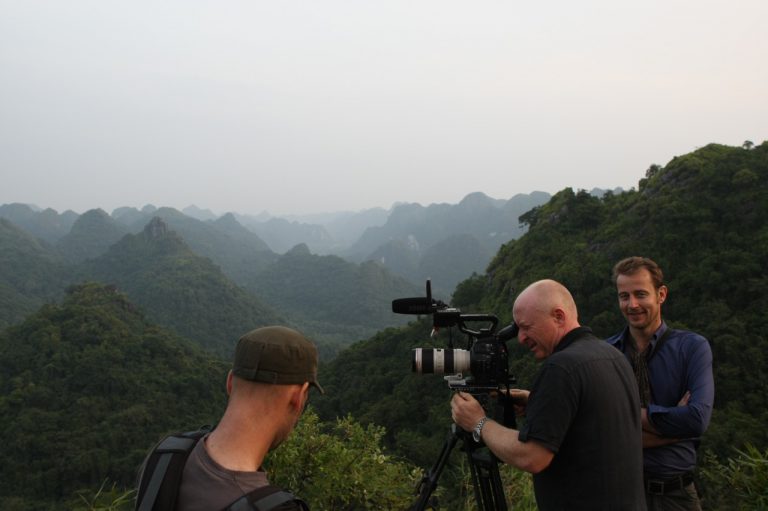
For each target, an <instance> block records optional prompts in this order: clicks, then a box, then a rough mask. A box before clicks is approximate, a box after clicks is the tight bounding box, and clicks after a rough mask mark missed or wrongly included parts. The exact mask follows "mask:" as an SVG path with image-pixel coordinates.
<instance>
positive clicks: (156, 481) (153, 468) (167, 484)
mask: <svg viewBox="0 0 768 511" xmlns="http://www.w3.org/2000/svg"><path fill="white" fill-rule="evenodd" d="M210 430H211V428H210V427H207V426H206V427H203V428H200V429H199V430H197V431H188V432H185V433H177V434H175V435H170V436H167V437H165V438H164V439H163V440H162V441H161V442H160V443H158V444H157V445H156V446H155V448H154V449H153V450H152V452H151V453H150V454H149V456H147V459H146V460H145V461H144V466H143V469H142V473H141V476H140V478H139V484H138V496H137V498H136V509H137V511H153V510H156V509H159V510H164V509H170V510H172V509H174V507H175V506H176V497H177V495H178V493H179V486H180V484H181V476H182V473H183V472H184V465H185V464H186V462H187V458H188V457H189V454H190V453H191V452H192V449H194V448H195V445H196V444H197V442H198V441H199V440H200V439H201V438H202V437H203V436H205V435H206V434H207V433H208V432H209V431H210Z"/></svg>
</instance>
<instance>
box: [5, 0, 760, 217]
mask: <svg viewBox="0 0 768 511" xmlns="http://www.w3.org/2000/svg"><path fill="white" fill-rule="evenodd" d="M767 19H768V1H766V0H729V1H725V0H722V1H710V0H695V1H694V0H680V1H677V0H645V1H643V2H639V1H636V2H626V1H621V0H604V1H598V0H582V1H573V0H552V1H543V2H521V1H515V0H507V1H483V0H477V1H468V0H463V1H456V0H423V1H422V0H407V1H404V0H386V1H375V0H310V1H291V0H270V1H258V0H244V1H197V0H154V1H151V2H150V1H143V0H132V1H114V0H92V1H84V0H50V1H35V0H18V1H10V0H0V204H4V203H11V202H25V203H33V204H36V205H38V206H40V207H52V208H54V209H56V210H58V211H59V212H63V211H64V210H66V209H73V210H75V211H77V212H79V213H82V212H84V211H86V210H88V209H91V208H96V207H100V208H102V209H104V210H106V211H107V212H111V211H112V210H113V209H114V208H116V207H120V206H133V207H142V206H144V205H145V204H150V203H151V204H154V205H156V206H171V207H176V208H178V209H182V208H184V207H186V206H189V205H191V204H195V205H197V206H199V207H201V208H208V209H211V210H213V211H214V212H216V213H219V214H221V213H224V212H227V211H236V212H239V213H254V214H255V213H258V212H260V211H263V210H267V211H269V212H270V213H273V214H286V213H288V214H290V213H294V214H303V213H319V212H328V211H339V210H360V209H365V208H371V207H385V208H388V207H390V206H391V205H392V204H393V203H394V202H418V203H420V204H423V205H427V204H431V203H435V202H449V203H455V202H458V201H460V200H461V199H462V198H463V197H464V196H465V195H466V194H468V193H470V192H474V191H481V192H484V193H485V194H487V195H489V196H491V197H494V198H503V199H506V198H509V197H511V196H513V195H515V194H516V193H529V192H532V191H535V190H541V191H547V192H550V193H555V192H557V191H559V190H561V189H563V188H565V187H567V186H570V187H572V188H574V189H587V190H589V189H592V188H594V187H599V188H614V187H623V188H625V189H628V188H631V187H634V186H636V185H637V182H638V180H639V179H640V178H642V177H643V176H644V174H645V170H646V169H647V168H648V166H649V165H651V164H654V163H657V164H660V165H665V164H666V163H667V162H668V161H669V160H670V159H671V158H672V157H674V156H676V155H681V154H685V153H688V152H690V151H693V150H695V149H696V148H698V147H701V146H703V145H706V144H708V143H710V142H716V143H722V144H727V145H741V144H742V142H744V141H745V140H751V141H753V142H754V143H756V144H758V143H761V142H762V141H764V140H768V30H767V29H766V20H767Z"/></svg>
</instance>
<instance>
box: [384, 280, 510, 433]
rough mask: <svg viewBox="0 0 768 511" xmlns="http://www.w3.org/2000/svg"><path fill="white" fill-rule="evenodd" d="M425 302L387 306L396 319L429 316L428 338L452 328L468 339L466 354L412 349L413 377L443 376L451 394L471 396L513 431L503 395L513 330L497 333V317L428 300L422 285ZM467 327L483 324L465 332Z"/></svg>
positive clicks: (404, 301) (406, 301)
mask: <svg viewBox="0 0 768 511" xmlns="http://www.w3.org/2000/svg"><path fill="white" fill-rule="evenodd" d="M426 288H427V293H426V297H419V298H400V299H397V300H393V301H392V311H393V312H395V313H398V314H419V315H422V314H431V315H432V337H433V338H434V337H436V335H437V332H438V331H439V330H440V329H441V328H452V327H457V328H458V329H459V331H461V332H462V333H464V334H467V345H468V346H467V349H454V348H453V347H452V346H449V347H448V348H446V349H441V348H414V350H413V356H412V361H411V368H412V370H413V371H414V372H416V373H418V374H443V375H445V376H444V379H445V380H446V381H447V383H448V386H449V387H450V388H451V389H452V390H455V391H460V392H467V393H469V394H471V395H473V396H474V397H475V398H476V399H477V400H478V401H479V402H480V404H481V405H482V406H483V408H484V409H485V411H486V414H487V415H488V416H489V417H491V418H492V419H494V420H496V421H497V422H502V423H503V424H505V425H506V426H509V427H514V426H515V415H514V410H513V406H512V402H511V399H510V398H508V393H507V391H508V390H509V389H511V385H512V384H514V383H515V378H514V377H513V376H512V375H510V373H509V350H508V348H507V344H506V342H507V341H508V340H510V339H512V338H513V337H515V336H517V330H518V329H517V325H515V324H514V323H512V324H511V325H509V326H507V327H504V328H502V329H501V330H500V331H498V332H496V327H497V325H498V318H497V317H496V316H494V315H492V314H462V313H461V311H460V310H459V309H456V308H453V307H450V306H448V305H447V304H445V303H443V302H441V301H438V300H433V299H432V291H431V284H430V281H429V280H427V286H426ZM470 324H485V325H486V326H484V327H480V328H474V329H473V328H470V326H469V325H470Z"/></svg>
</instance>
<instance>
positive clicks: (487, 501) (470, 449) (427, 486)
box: [409, 424, 507, 511]
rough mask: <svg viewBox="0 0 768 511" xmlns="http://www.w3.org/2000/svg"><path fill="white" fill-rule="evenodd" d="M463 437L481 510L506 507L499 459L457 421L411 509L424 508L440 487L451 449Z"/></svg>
mask: <svg viewBox="0 0 768 511" xmlns="http://www.w3.org/2000/svg"><path fill="white" fill-rule="evenodd" d="M459 440H462V442H463V447H462V448H463V450H464V451H465V452H466V453H467V460H468V461H469V467H470V471H471V472H472V486H473V487H474V490H475V500H477V508H478V510H480V511H507V501H506V498H505V497H504V488H503V487H502V484H501V476H500V475H499V460H498V458H496V456H494V454H493V453H492V452H490V451H489V450H488V449H486V448H483V447H482V446H481V445H480V444H478V443H477V442H475V441H474V440H473V439H472V437H471V436H470V434H469V433H467V432H466V431H464V430H462V429H460V428H459V427H458V426H456V424H452V425H451V431H450V434H449V436H448V438H447V439H446V440H445V443H444V444H443V448H442V450H441V451H440V456H438V458H437V461H436V462H435V464H434V465H433V466H432V468H431V469H430V470H429V472H427V473H425V474H424V477H422V479H421V482H420V483H419V486H418V488H417V493H418V494H419V498H418V499H417V500H416V502H414V503H413V505H412V506H411V508H410V509H409V511H423V510H424V509H426V507H427V505H428V504H429V503H430V498H431V497H432V492H433V491H435V488H437V480H438V479H439V478H440V474H441V473H442V471H443V468H445V464H446V463H447V462H448V458H449V456H450V455H451V451H452V450H453V448H454V447H455V446H456V443H457V442H458V441H459Z"/></svg>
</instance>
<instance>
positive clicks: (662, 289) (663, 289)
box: [657, 285, 669, 304]
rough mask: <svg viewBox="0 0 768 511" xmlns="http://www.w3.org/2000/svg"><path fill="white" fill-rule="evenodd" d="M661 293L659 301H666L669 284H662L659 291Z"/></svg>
mask: <svg viewBox="0 0 768 511" xmlns="http://www.w3.org/2000/svg"><path fill="white" fill-rule="evenodd" d="M657 292H658V293H659V303H660V304H661V303H664V301H665V300H666V299H667V293H669V289H668V288H667V286H664V285H662V286H660V287H659V290H658V291H657Z"/></svg>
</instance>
